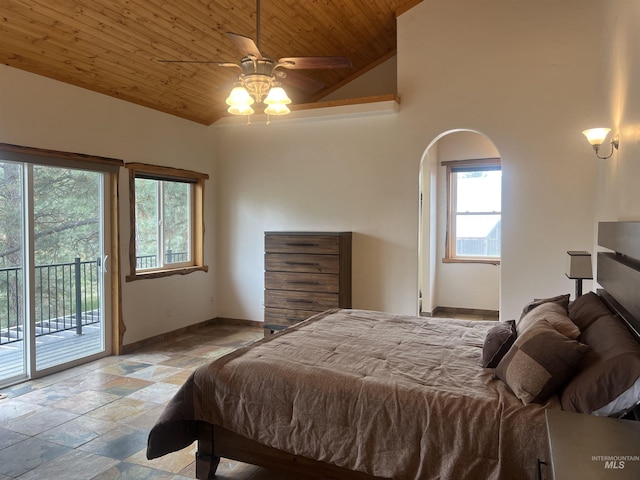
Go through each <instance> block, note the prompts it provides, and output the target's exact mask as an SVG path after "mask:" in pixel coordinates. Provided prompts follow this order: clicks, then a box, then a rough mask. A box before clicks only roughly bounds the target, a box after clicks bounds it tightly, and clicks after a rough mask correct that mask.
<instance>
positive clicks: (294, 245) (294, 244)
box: [286, 242, 320, 247]
mask: <svg viewBox="0 0 640 480" xmlns="http://www.w3.org/2000/svg"><path fill="white" fill-rule="evenodd" d="M286 245H287V246H288V247H318V246H320V244H318V243H307V242H288V243H287V244H286Z"/></svg>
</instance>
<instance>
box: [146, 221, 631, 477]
mask: <svg viewBox="0 0 640 480" xmlns="http://www.w3.org/2000/svg"><path fill="white" fill-rule="evenodd" d="M638 225H640V223H633V222H624V223H610V224H601V228H600V237H601V242H600V243H601V245H603V246H604V247H607V248H612V249H613V250H614V251H616V252H621V250H622V251H625V252H627V251H631V252H635V250H634V249H635V248H637V247H635V245H633V242H630V243H631V247H630V248H628V247H627V246H625V245H622V246H620V245H621V244H620V240H611V238H626V237H625V235H627V236H628V232H629V231H631V232H632V233H633V234H637V235H638V236H636V237H635V238H636V239H637V238H640V229H639V228H638ZM619 230H622V231H624V232H627V233H625V234H623V235H619V234H618V233H615V232H617V231H619ZM612 232H613V233H612ZM611 242H613V243H611ZM634 254H635V253H634ZM634 258H640V252H638V254H637V256H636V257H634ZM598 262H599V263H598V264H599V267H598V269H599V272H600V271H602V276H601V275H600V274H599V277H598V281H599V283H600V284H601V285H602V286H603V288H604V291H602V292H601V293H600V294H599V295H596V294H594V293H591V292H590V293H589V294H587V295H584V296H583V297H580V299H578V301H576V302H573V303H572V304H571V305H569V296H568V295H558V296H557V297H553V298H547V299H541V300H537V301H533V302H532V303H531V304H529V305H526V306H525V307H524V309H523V314H522V316H521V318H520V319H518V321H517V322H516V321H515V320H514V321H511V322H482V321H464V320H438V319H433V318H424V317H412V316H406V315H392V314H388V313H382V312H372V311H365V310H351V309H349V310H345V309H343V310H330V311H327V312H323V313H321V314H319V315H316V316H314V317H312V318H310V319H308V320H306V321H304V322H302V323H300V324H298V325H296V326H294V327H291V328H288V329H286V330H284V331H282V332H280V333H278V334H276V335H274V336H272V337H269V338H267V339H264V340H261V341H259V342H256V343H255V344H253V345H251V346H249V347H245V348H242V349H239V350H237V351H235V352H233V353H231V354H229V355H227V356H225V357H223V358H220V359H218V360H216V361H214V362H212V363H211V364H209V365H207V366H203V367H200V368H198V369H197V370H196V371H195V372H194V373H193V375H192V376H191V377H190V378H189V379H188V380H187V382H186V383H185V384H184V385H183V386H182V388H181V389H180V391H179V392H178V393H177V394H176V396H175V397H174V398H173V399H172V400H171V401H170V403H169V404H168V405H167V407H166V409H165V411H164V413H163V414H162V415H161V417H160V418H159V419H158V421H157V422H156V424H155V426H154V427H153V429H152V430H151V432H150V434H149V443H148V448H147V457H148V458H157V457H159V456H162V455H165V454H168V453H170V452H172V451H176V450H179V449H181V448H184V447H185V446H187V445H190V444H191V443H193V442H194V441H196V440H197V441H198V453H197V455H196V459H197V465H196V467H197V472H196V475H197V477H198V478H200V479H210V478H214V475H215V470H216V467H217V464H218V462H219V460H220V458H221V457H224V458H231V459H235V460H239V461H243V462H247V463H252V464H256V465H260V466H264V467H267V468H273V469H278V470H283V471H288V472H293V473H296V474H298V475H299V476H300V477H302V478H345V479H347V478H354V479H360V478H361V479H371V478H394V479H429V478H434V479H435V478H440V479H447V478H451V479H454V478H455V479H457V478H482V479H500V478H522V479H532V480H533V479H537V478H545V469H544V466H545V463H546V458H547V443H546V427H545V421H544V412H545V409H550V408H551V409H560V408H564V409H569V410H573V411H581V412H584V413H593V414H608V415H614V416H621V415H626V414H627V413H628V412H629V411H631V410H632V409H633V407H635V405H636V404H637V400H638V397H637V395H639V394H638V393H637V392H636V390H635V389H637V390H640V380H639V379H640V345H639V344H638V342H637V341H636V340H635V339H634V338H633V337H632V336H631V334H630V333H629V331H630V330H629V327H628V326H627V325H626V324H625V323H623V322H622V320H621V319H620V314H621V313H622V314H624V315H625V317H627V318H628V319H629V322H630V325H631V326H632V327H633V326H634V324H635V322H636V320H635V318H640V315H638V314H640V311H638V310H639V304H640V302H638V299H637V298H635V297H637V295H636V294H635V292H637V291H639V287H638V286H640V273H639V272H640V269H639V268H638V264H637V262H636V261H635V260H632V259H631V258H630V257H628V256H626V254H625V255H622V254H621V253H602V254H601V255H599V260H598ZM621 276H622V278H623V279H624V280H622V281H621V280H620V278H621ZM630 281H633V282H636V283H635V285H636V287H635V290H633V287H631V290H630V289H629V287H628V284H629V282H630ZM605 302H606V303H605ZM612 306H615V307H616V308H618V312H617V313H615V312H613V311H612V310H611V308H612ZM634 315H635V318H634ZM610 322H615V324H616V325H617V326H616V327H615V328H618V327H621V328H622V329H624V332H626V333H627V334H628V335H629V338H631V343H629V341H628V338H627V337H625V336H624V332H622V331H620V332H622V333H620V332H618V333H619V334H615V335H613V336H612V338H614V339H615V345H614V346H613V347H612V346H611V345H609V343H607V342H606V341H605V342H604V343H603V342H602V341H601V339H600V337H602V334H601V331H602V330H603V329H605V331H606V332H609V331H611V329H612V327H611V325H610ZM636 327H637V324H636ZM615 328H614V330H615ZM596 330H597V332H596ZM616 331H617V330H616ZM592 332H596V333H592ZM607 338H608V337H607ZM587 340H588V341H589V342H590V343H584V342H586V341H587ZM601 343H603V344H602V345H600V344H601ZM620 344H622V345H623V346H622V347H621V348H620V347H619V346H618V345H620ZM619 357H620V358H619ZM616 362H617V363H616ZM620 362H622V363H623V364H624V365H625V369H624V370H625V372H626V373H624V374H623V375H618V374H617V373H616V372H618V370H621V369H618V368H616V366H617V365H618V364H619V363H620ZM634 362H637V365H636V363H634ZM603 364H605V365H604V366H603ZM628 365H632V368H626V367H627V366H628ZM627 370H630V371H627ZM611 371H613V372H614V373H616V374H615V375H611V374H610V372H611ZM636 373H637V374H636ZM594 375H596V376H597V375H600V377H598V378H597V379H596V380H595V381H596V382H599V383H598V385H601V384H602V382H603V381H608V382H609V383H610V384H611V385H610V387H609V388H607V389H605V390H607V393H608V394H607V395H605V394H603V393H602V390H603V389H602V388H594V387H593V385H594V383H593V382H594V380H593V378H594ZM610 377H612V378H610ZM603 378H604V380H603ZM594 390H595V391H596V392H595V394H594ZM634 395H636V397H634ZM634 398H635V401H634Z"/></svg>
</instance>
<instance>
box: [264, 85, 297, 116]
mask: <svg viewBox="0 0 640 480" xmlns="http://www.w3.org/2000/svg"><path fill="white" fill-rule="evenodd" d="M264 103H266V104H267V105H275V104H279V105H286V104H288V103H291V99H290V98H289V97H288V96H287V92H285V91H284V88H282V87H271V90H269V94H268V95H267V98H265V99H264ZM287 110H288V109H287ZM287 113H288V112H287Z"/></svg>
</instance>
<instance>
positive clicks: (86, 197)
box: [0, 161, 101, 267]
mask: <svg viewBox="0 0 640 480" xmlns="http://www.w3.org/2000/svg"><path fill="white" fill-rule="evenodd" d="M23 173H24V167H23V166H22V165H21V164H17V163H12V162H3V161H0V212H2V214H1V215H0V232H2V233H1V234H0V267H10V266H20V265H22V256H23V255H22V243H23V241H22V236H23V226H22V216H23V215H22V214H23V210H24V202H23V190H24V186H23V185H24V179H23ZM100 182H101V174H99V173H96V172H87V171H81V170H73V169H68V168H57V167H48V166H42V165H35V166H33V212H34V246H35V263H36V265H45V264H51V263H64V262H71V261H73V259H74V258H75V257H76V256H79V257H80V258H81V259H83V260H93V259H97V258H98V257H99V256H100V243H101V239H100V198H101V188H100Z"/></svg>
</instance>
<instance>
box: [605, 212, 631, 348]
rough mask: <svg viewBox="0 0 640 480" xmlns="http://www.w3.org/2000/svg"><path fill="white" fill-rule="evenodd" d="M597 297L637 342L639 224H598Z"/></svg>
mask: <svg viewBox="0 0 640 480" xmlns="http://www.w3.org/2000/svg"><path fill="white" fill-rule="evenodd" d="M598 245H600V246H601V247H604V248H607V249H609V250H613V251H612V252H598V283H599V284H600V286H601V287H602V288H603V290H604V291H599V292H598V293H599V294H600V295H601V296H602V297H603V298H604V299H605V300H606V301H607V303H609V304H610V306H611V307H612V308H614V309H615V310H616V311H617V313H618V314H620V316H621V317H622V318H624V320H625V321H626V322H627V324H628V325H629V327H630V328H631V330H632V331H633V332H634V333H635V335H636V336H637V337H638V338H640V222H600V223H599V224H598Z"/></svg>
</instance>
